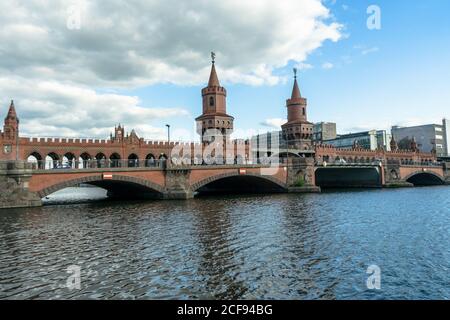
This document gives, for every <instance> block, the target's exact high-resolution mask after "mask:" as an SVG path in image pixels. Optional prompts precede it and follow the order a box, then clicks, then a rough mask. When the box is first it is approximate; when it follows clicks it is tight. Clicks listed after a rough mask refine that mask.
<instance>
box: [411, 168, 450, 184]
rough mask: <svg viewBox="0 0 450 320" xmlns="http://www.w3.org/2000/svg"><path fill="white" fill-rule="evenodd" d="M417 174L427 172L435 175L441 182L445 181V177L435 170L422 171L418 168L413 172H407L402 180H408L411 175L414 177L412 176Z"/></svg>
mask: <svg viewBox="0 0 450 320" xmlns="http://www.w3.org/2000/svg"><path fill="white" fill-rule="evenodd" d="M419 174H428V175H431V176H435V177H436V178H438V179H439V180H441V181H442V183H444V182H445V177H443V176H441V175H439V174H437V173H436V172H433V171H423V170H420V171H419V170H418V171H415V172H413V173H410V174H408V175H407V176H406V177H404V178H403V180H405V181H408V180H409V179H411V178H412V177H414V176H416V175H419Z"/></svg>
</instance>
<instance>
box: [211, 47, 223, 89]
mask: <svg viewBox="0 0 450 320" xmlns="http://www.w3.org/2000/svg"><path fill="white" fill-rule="evenodd" d="M211 59H212V67H211V74H210V76H209V81H208V87H220V82H219V78H218V77H217V72H216V66H215V64H216V54H215V53H214V52H211Z"/></svg>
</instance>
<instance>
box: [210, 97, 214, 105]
mask: <svg viewBox="0 0 450 320" xmlns="http://www.w3.org/2000/svg"><path fill="white" fill-rule="evenodd" d="M209 106H210V107H214V98H213V97H210V98H209Z"/></svg>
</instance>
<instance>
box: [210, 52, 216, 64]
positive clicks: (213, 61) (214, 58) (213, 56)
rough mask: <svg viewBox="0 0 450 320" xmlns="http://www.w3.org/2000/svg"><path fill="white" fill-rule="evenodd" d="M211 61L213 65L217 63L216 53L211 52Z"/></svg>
mask: <svg viewBox="0 0 450 320" xmlns="http://www.w3.org/2000/svg"><path fill="white" fill-rule="evenodd" d="M211 59H212V63H213V64H214V63H215V62H216V53H215V52H214V51H212V52H211Z"/></svg>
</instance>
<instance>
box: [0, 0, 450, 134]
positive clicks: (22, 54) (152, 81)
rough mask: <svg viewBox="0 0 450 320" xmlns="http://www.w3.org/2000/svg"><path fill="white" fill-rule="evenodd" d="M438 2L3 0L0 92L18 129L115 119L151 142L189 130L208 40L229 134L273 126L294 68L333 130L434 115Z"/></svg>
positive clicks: (440, 87)
mask: <svg viewBox="0 0 450 320" xmlns="http://www.w3.org/2000/svg"><path fill="white" fill-rule="evenodd" d="M74 4H76V5H75V6H74ZM370 5H377V6H378V7H379V8H380V9H381V29H380V30H369V29H368V28H367V19H368V17H369V14H367V12H366V11H367V8H368V7H369V6H370ZM74 12H75V13H77V12H78V14H79V15H78V16H77V15H75V20H73V17H74ZM448 12H450V1H447V0H429V1H407V0H376V1H365V0H355V1H349V0H326V1H320V0H284V1H278V0H248V1H245V2H243V1H238V0H229V1H226V2H220V3H218V2H214V1H207V2H205V1H201V0H191V1H189V2H179V1H176V0H166V1H146V0H133V2H132V3H131V4H128V5H127V4H126V3H125V2H123V1H120V0H110V1H108V2H107V3H106V2H103V1H97V0H76V1H72V0H49V1H47V2H45V3H42V2H41V1H39V0H29V1H27V2H26V3H23V4H21V5H20V6H18V5H17V3H16V2H15V1H12V0H5V1H2V2H0V19H1V20H2V23H3V27H2V30H1V31H0V102H1V105H2V106H4V107H3V108H4V112H6V108H7V106H8V104H9V100H10V99H15V102H16V108H17V110H18V113H19V117H20V118H21V134H23V135H28V136H58V137H60V136H69V137H76V136H78V137H98V138H105V137H107V136H108V135H109V133H110V132H111V130H112V129H113V127H114V125H116V124H118V123H122V124H124V125H125V126H126V128H127V129H128V130H129V131H130V130H131V129H132V128H135V129H136V131H137V132H138V134H140V135H141V136H144V137H145V138H148V139H154V140H158V139H165V137H166V128H165V124H166V123H168V124H170V125H171V126H172V128H173V130H172V134H173V139H180V140H181V139H182V140H193V139H198V137H197V135H196V134H195V131H194V119H195V117H197V116H198V115H199V113H200V111H201V95H200V92H201V89H202V88H203V87H204V86H205V85H206V82H207V80H208V74H209V70H210V56H209V55H210V51H211V50H214V51H216V52H217V59H216V60H217V68H218V73H219V78H220V80H221V82H222V85H224V86H225V87H226V88H227V90H228V113H229V114H231V115H233V116H234V117H235V119H236V120H235V127H236V129H237V132H236V135H235V137H248V136H250V135H251V134H252V133H255V132H258V131H259V132H261V131H264V132H265V131H273V130H277V124H280V123H282V122H283V119H285V117H286V108H285V101H286V99H287V98H288V97H289V96H290V94H291V90H292V81H293V79H292V68H293V67H300V69H301V70H300V75H299V81H300V89H301V92H302V95H303V96H304V97H306V98H307V99H308V113H309V120H310V121H313V122H319V121H330V122H336V123H337V124H338V131H339V132H340V133H347V132H356V131H359V130H369V129H389V128H390V127H391V126H392V125H415V124H422V123H433V122H440V121H441V120H442V118H444V117H447V118H450V112H449V101H450V90H449V85H450V81H449V74H450V59H448V57H449V56H450V41H448V39H449V38H450V20H449V19H448ZM77 19H78V20H77ZM74 21H75V22H74Z"/></svg>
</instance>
